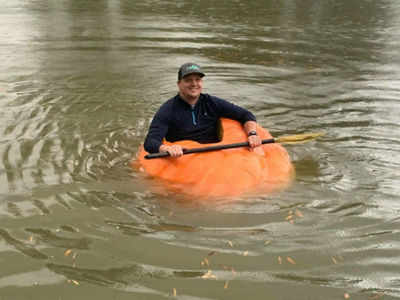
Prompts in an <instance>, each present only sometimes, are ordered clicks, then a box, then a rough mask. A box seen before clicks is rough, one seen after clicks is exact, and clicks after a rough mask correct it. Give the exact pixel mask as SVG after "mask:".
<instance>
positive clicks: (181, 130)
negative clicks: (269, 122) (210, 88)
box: [144, 94, 256, 153]
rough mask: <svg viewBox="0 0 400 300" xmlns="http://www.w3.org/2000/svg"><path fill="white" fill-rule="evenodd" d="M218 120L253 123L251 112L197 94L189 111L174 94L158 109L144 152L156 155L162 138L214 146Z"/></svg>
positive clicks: (188, 107)
mask: <svg viewBox="0 0 400 300" xmlns="http://www.w3.org/2000/svg"><path fill="white" fill-rule="evenodd" d="M219 118H229V119H234V120H237V121H239V122H240V123H242V124H244V123H246V122H247V121H256V118H255V116H254V115H253V114H252V113H251V112H249V111H248V110H246V109H244V108H242V107H239V106H237V105H234V104H232V103H230V102H228V101H226V100H223V99H220V98H217V97H214V96H210V95H208V94H200V98H199V100H198V101H197V102H196V105H195V106H194V107H192V106H191V105H189V104H188V103H187V102H185V101H184V100H182V98H181V97H180V96H179V94H178V95H176V96H175V97H173V98H171V99H169V100H168V101H167V102H165V103H164V104H163V105H161V107H160V109H159V110H158V111H157V113H156V114H155V116H154V118H153V121H152V122H151V125H150V129H149V132H148V134H147V136H146V139H145V142H144V149H145V150H146V151H147V152H149V153H156V152H158V151H159V148H160V146H161V144H162V140H163V139H164V138H165V139H166V140H167V141H169V142H176V141H181V140H193V141H196V142H199V143H215V142H218V141H219V138H218V120H219Z"/></svg>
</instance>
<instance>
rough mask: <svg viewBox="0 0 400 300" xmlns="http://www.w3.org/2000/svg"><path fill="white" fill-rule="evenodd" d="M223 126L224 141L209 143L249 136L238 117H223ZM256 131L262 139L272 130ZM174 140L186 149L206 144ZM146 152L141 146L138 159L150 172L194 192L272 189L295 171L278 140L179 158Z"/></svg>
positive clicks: (230, 193) (219, 193) (214, 193)
mask: <svg viewBox="0 0 400 300" xmlns="http://www.w3.org/2000/svg"><path fill="white" fill-rule="evenodd" d="M222 126H223V138H222V141H221V142H219V143H215V144H209V145H218V144H230V143H237V142H243V141H246V140H247V137H246V134H245V132H244V130H243V129H242V126H241V124H240V123H238V122H237V121H234V120H229V119H222ZM257 133H258V134H259V135H260V137H261V138H262V139H268V138H271V135H270V134H269V132H268V131H267V130H265V129H263V128H261V127H259V126H258V128H257ZM166 144H171V143H166ZM174 144H179V145H182V147H183V148H187V149H190V148H197V147H204V146H205V145H204V144H199V143H197V142H194V141H179V142H176V143H174ZM146 154H147V153H146V152H145V151H144V149H143V148H141V149H140V151H139V154H138V162H139V164H140V166H141V167H142V168H143V169H144V171H145V172H146V173H147V174H148V175H150V176H153V177H156V178H160V179H163V180H164V182H165V184H166V185H167V186H168V185H169V186H171V187H172V186H173V187H174V188H178V190H179V191H180V192H182V193H185V194H189V195H194V196H205V197H210V196H211V197H212V196H216V197H220V196H239V195H241V194H243V193H249V192H251V191H254V190H260V189H261V190H264V191H265V192H270V191H273V190H277V189H281V188H283V187H285V186H287V185H288V184H289V183H290V181H291V179H292V178H293V175H294V168H293V165H292V164H291V162H290V158H289V155H288V153H287V152H286V150H285V149H284V148H283V147H282V146H281V145H279V144H266V145H263V146H260V147H257V148H256V149H255V150H254V151H249V149H248V148H246V147H244V148H236V149H227V150H220V151H213V152H205V153H198V154H188V155H183V156H181V157H179V158H160V159H150V160H147V159H145V158H144V156H145V155H146ZM134 164H135V161H133V162H132V165H134Z"/></svg>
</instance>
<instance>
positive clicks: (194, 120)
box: [192, 107, 197, 125]
mask: <svg viewBox="0 0 400 300" xmlns="http://www.w3.org/2000/svg"><path fill="white" fill-rule="evenodd" d="M192 121H193V125H197V122H196V116H195V114H194V107H192Z"/></svg>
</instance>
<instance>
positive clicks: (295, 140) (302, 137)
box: [144, 133, 323, 159]
mask: <svg viewBox="0 0 400 300" xmlns="http://www.w3.org/2000/svg"><path fill="white" fill-rule="evenodd" d="M321 135H323V133H303V134H296V135H288V136H283V137H279V138H276V139H274V138H272V139H267V140H262V144H272V143H281V144H282V143H285V144H299V143H305V142H308V141H310V140H313V139H315V138H317V137H319V136H321ZM248 146H249V142H242V143H233V144H225V145H214V146H207V147H201V148H192V149H183V154H184V155H185V154H191V153H200V152H210V151H217V150H224V149H232V148H239V147H248ZM168 156H169V153H168V152H159V153H152V154H147V155H145V157H144V158H146V159H154V158H162V157H168Z"/></svg>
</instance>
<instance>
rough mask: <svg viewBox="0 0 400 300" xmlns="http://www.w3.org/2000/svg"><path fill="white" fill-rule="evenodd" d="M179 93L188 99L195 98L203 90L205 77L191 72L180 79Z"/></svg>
mask: <svg viewBox="0 0 400 300" xmlns="http://www.w3.org/2000/svg"><path fill="white" fill-rule="evenodd" d="M178 88H179V94H180V95H181V96H183V98H185V99H186V100H189V101H190V100H195V99H197V98H198V97H199V96H200V93H201V91H202V90H203V79H202V77H201V76H200V75H198V74H191V75H187V76H185V77H183V78H182V79H181V80H179V81H178Z"/></svg>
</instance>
